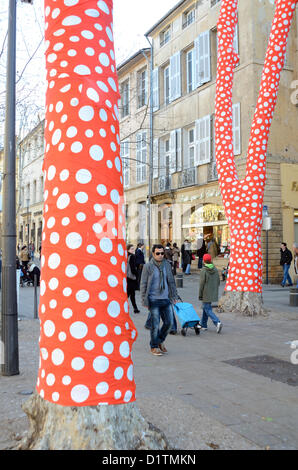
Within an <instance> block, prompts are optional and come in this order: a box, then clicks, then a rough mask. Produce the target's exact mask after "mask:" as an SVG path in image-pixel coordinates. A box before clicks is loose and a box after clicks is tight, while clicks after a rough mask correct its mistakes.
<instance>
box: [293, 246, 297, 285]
mask: <svg viewBox="0 0 298 470" xmlns="http://www.w3.org/2000/svg"><path fill="white" fill-rule="evenodd" d="M293 253H294V271H295V276H296V282H297V285H296V287H297V289H298V243H294V245H293Z"/></svg>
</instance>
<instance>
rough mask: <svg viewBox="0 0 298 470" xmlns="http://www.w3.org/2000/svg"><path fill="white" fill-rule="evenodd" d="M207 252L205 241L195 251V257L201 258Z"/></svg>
mask: <svg viewBox="0 0 298 470" xmlns="http://www.w3.org/2000/svg"><path fill="white" fill-rule="evenodd" d="M206 252H207V250H206V243H205V240H202V244H201V247H200V248H198V249H197V256H198V257H199V258H203V256H204V254H205V253H206Z"/></svg>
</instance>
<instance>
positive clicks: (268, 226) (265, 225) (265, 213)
mask: <svg viewBox="0 0 298 470" xmlns="http://www.w3.org/2000/svg"><path fill="white" fill-rule="evenodd" d="M271 227H272V221H271V217H269V214H268V206H263V230H265V232H266V284H267V285H268V284H269V230H271Z"/></svg>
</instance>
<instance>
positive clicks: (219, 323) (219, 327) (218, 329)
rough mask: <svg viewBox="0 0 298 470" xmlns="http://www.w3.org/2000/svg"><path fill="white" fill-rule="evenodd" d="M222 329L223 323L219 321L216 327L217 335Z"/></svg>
mask: <svg viewBox="0 0 298 470" xmlns="http://www.w3.org/2000/svg"><path fill="white" fill-rule="evenodd" d="M221 329H222V323H221V322H220V321H219V322H218V323H217V325H216V331H217V333H220V332H221Z"/></svg>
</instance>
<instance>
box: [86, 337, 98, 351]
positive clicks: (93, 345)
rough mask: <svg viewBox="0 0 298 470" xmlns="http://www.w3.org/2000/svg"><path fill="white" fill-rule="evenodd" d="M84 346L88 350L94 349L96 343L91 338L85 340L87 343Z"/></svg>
mask: <svg viewBox="0 0 298 470" xmlns="http://www.w3.org/2000/svg"><path fill="white" fill-rule="evenodd" d="M84 348H85V349H86V350H87V351H92V349H94V348H95V343H94V341H91V339H89V340H88V341H85V343H84Z"/></svg>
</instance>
